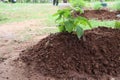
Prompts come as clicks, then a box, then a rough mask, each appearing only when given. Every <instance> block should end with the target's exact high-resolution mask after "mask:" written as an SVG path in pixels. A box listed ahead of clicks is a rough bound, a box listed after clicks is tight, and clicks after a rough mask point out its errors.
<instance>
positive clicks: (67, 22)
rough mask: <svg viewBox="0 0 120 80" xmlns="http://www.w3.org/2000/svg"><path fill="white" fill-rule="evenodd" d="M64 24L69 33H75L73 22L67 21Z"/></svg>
mask: <svg viewBox="0 0 120 80" xmlns="http://www.w3.org/2000/svg"><path fill="white" fill-rule="evenodd" d="M64 24H65V29H66V30H67V31H68V32H69V33H71V32H72V31H73V27H74V25H73V22H71V21H65V22H64Z"/></svg>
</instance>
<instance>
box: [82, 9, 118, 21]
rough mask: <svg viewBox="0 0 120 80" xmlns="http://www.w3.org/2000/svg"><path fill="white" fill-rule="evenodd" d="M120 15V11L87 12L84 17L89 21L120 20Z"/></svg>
mask: <svg viewBox="0 0 120 80" xmlns="http://www.w3.org/2000/svg"><path fill="white" fill-rule="evenodd" d="M118 14H120V11H108V10H85V11H84V13H83V14H82V16H84V17H86V18H88V19H98V20H120V17H117V15H118Z"/></svg>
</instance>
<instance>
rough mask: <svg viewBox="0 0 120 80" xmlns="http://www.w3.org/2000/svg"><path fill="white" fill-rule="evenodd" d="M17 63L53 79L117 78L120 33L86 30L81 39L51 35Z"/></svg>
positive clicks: (119, 57)
mask: <svg viewBox="0 0 120 80" xmlns="http://www.w3.org/2000/svg"><path fill="white" fill-rule="evenodd" d="M20 59H21V60H22V61H23V62H24V63H26V64H27V66H32V68H33V69H34V70H35V71H36V72H39V73H41V74H43V75H46V76H52V77H56V78H64V77H66V76H69V73H70V72H74V73H77V74H86V75H89V76H103V75H110V76H118V75H119V74H120V30H118V29H111V28H105V27H99V28H95V29H92V30H86V31H85V33H84V35H83V37H81V39H78V38H77V37H76V35H75V34H70V33H56V34H51V35H49V36H48V37H46V38H44V39H42V40H41V41H40V42H39V43H38V44H36V45H34V46H33V47H31V48H30V49H27V50H24V51H23V52H22V53H21V54H20ZM77 80H78V79H77ZM85 80H86V79H85ZM102 80H103V79H102ZM107 80H108V79H107Z"/></svg>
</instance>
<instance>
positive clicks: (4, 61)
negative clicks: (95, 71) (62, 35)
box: [0, 3, 114, 80]
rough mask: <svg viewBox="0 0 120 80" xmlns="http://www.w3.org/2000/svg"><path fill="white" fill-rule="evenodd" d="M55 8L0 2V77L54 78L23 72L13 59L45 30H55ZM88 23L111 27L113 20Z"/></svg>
mask: <svg viewBox="0 0 120 80" xmlns="http://www.w3.org/2000/svg"><path fill="white" fill-rule="evenodd" d="M1 5H2V6H1ZM33 6H34V7H33ZM45 6H46V7H45ZM38 7H39V8H38ZM41 7H42V8H43V9H41ZM48 7H49V8H48ZM28 8H29V9H28ZM55 11H56V7H55V6H52V5H51V4H49V5H48V4H45V5H43V4H36V5H34V4H22V6H21V4H14V5H13V4H1V3H0V80H54V79H52V78H49V77H43V76H42V75H38V74H36V73H34V72H29V70H28V72H24V68H26V67H25V65H24V64H23V63H20V62H19V63H18V62H17V60H16V59H17V58H18V56H19V53H20V52H21V51H22V50H25V49H26V48H29V47H30V46H32V45H35V44H36V43H37V42H38V41H40V40H41V39H42V38H44V37H46V36H47V35H48V34H49V33H51V32H52V33H54V32H57V28H56V27H55V23H54V20H53V18H52V16H51V15H52V14H53V13H54V12H55ZM25 12H26V13H25ZM46 12H47V13H46ZM21 13H24V14H21ZM1 15H2V18H1ZM3 15H4V16H3ZM91 22H93V23H96V24H93V26H98V25H102V26H103V25H105V24H106V23H109V24H108V25H109V26H111V25H113V24H112V23H114V22H112V21H108V22H101V21H99V22H97V21H95V20H93V21H91ZM106 25H107V24H106ZM31 73H32V74H31ZM112 80H114V79H112Z"/></svg>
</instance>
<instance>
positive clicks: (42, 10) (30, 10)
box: [0, 3, 57, 25]
mask: <svg viewBox="0 0 120 80" xmlns="http://www.w3.org/2000/svg"><path fill="white" fill-rule="evenodd" d="M56 10H57V7H53V6H52V5H50V4H30V3H28V4H26V3H22V4H21V3H15V4H11V3H0V24H3V23H11V22H18V21H25V20H30V19H41V20H42V19H44V20H45V22H46V23H48V25H49V23H50V22H51V24H52V23H54V20H53V18H52V14H53V13H54V12H55V11H56ZM52 20H53V21H52ZM49 21H50V22H49Z"/></svg>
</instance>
